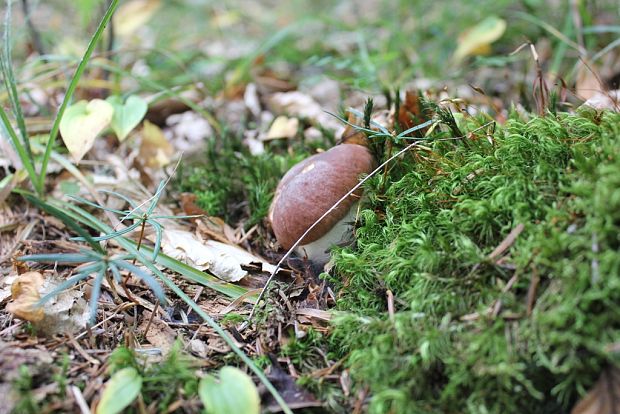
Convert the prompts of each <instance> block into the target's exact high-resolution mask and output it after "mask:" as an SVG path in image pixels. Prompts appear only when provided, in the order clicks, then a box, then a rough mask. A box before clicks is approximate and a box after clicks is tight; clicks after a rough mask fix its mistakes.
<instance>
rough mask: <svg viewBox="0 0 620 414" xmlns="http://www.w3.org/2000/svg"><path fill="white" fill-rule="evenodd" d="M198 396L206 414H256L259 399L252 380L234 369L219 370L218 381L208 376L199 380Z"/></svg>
mask: <svg viewBox="0 0 620 414" xmlns="http://www.w3.org/2000/svg"><path fill="white" fill-rule="evenodd" d="M198 395H199V396H200V400H201V401H202V403H203V404H204V406H205V410H206V412H207V413H208V414H237V413H244V414H258V413H260V397H259V395H258V390H257V389H256V386H255V385H254V382H253V381H252V379H251V378H250V377H249V376H248V375H247V374H246V373H244V372H243V371H241V370H240V369H238V368H234V367H223V368H222V369H220V375H219V381H218V380H216V379H215V378H214V377H213V376H211V375H209V376H206V377H204V378H203V379H202V380H200V384H199V385H198Z"/></svg>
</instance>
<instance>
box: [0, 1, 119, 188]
mask: <svg viewBox="0 0 620 414" xmlns="http://www.w3.org/2000/svg"><path fill="white" fill-rule="evenodd" d="M118 3H119V0H112V1H111V2H110V6H109V7H108V9H107V11H106V13H105V15H104V16H103V18H102V19H101V22H100V23H99V26H98V27H97V30H96V31H95V33H94V34H93V36H92V37H91V39H90V42H89V44H88V47H87V48H86V51H85V52H84V55H83V56H82V59H81V60H80V63H79V64H78V66H77V68H76V70H75V73H74V74H73V77H72V78H71V81H70V83H69V86H68V87H67V91H66V93H65V95H64V99H63V101H62V103H61V105H60V107H59V109H58V112H57V114H56V116H55V118H54V122H53V124H52V129H51V131H50V135H49V138H48V140H47V144H46V147H45V151H44V154H43V156H42V158H41V160H40V165H39V172H38V173H37V171H36V170H37V165H36V164H37V163H38V162H37V161H35V158H34V156H33V152H32V149H31V145H30V140H29V136H28V133H27V131H26V127H25V120H24V115H23V111H22V109H21V104H20V101H19V96H18V92H17V86H16V83H15V76H14V74H13V69H12V66H11V65H12V63H11V62H12V59H11V38H10V18H11V14H10V13H11V7H10V5H11V2H10V1H9V2H8V7H7V11H6V18H5V31H4V48H3V55H2V59H0V60H1V61H2V65H1V67H0V69H1V70H2V76H3V79H4V82H5V86H6V87H7V90H9V91H10V93H9V100H10V101H11V106H12V109H13V116H14V117H15V118H16V120H17V125H18V129H19V131H20V134H21V139H20V138H19V136H18V135H17V133H16V132H15V129H14V128H13V125H12V123H11V121H10V119H9V116H8V114H7V113H6V111H5V110H4V108H3V107H2V106H0V120H1V121H2V132H3V134H2V135H3V136H4V137H5V138H7V139H8V140H9V142H11V144H12V145H13V146H14V147H15V149H16V151H17V153H18V155H19V158H20V160H21V162H22V165H23V166H24V168H25V169H26V171H27V172H28V176H29V178H30V181H31V182H32V185H33V187H34V189H35V192H36V193H37V195H38V196H39V197H42V196H43V195H44V190H45V178H46V175H47V167H48V164H49V160H50V157H51V155H52V148H53V146H54V144H55V142H56V138H57V136H58V131H59V128H60V122H61V120H62V118H63V115H64V113H65V110H66V109H67V106H68V105H69V102H70V101H71V99H72V98H73V95H74V93H75V90H76V88H77V86H78V83H79V81H80V78H81V77H82V74H83V73H84V70H85V69H86V66H87V65H88V62H89V61H90V57H91V55H92V53H93V51H94V50H95V47H96V45H97V44H98V42H99V39H100V38H101V36H102V34H103V31H104V29H105V27H106V26H107V24H108V22H109V21H110V19H111V18H112V15H113V13H114V10H116V7H117V6H118Z"/></svg>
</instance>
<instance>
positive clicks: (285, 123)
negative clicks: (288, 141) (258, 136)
mask: <svg viewBox="0 0 620 414" xmlns="http://www.w3.org/2000/svg"><path fill="white" fill-rule="evenodd" d="M298 128H299V120H298V119H297V118H287V117H285V116H284V115H281V116H279V117H277V118H276V119H275V120H274V121H273V123H272V124H271V128H269V132H267V136H266V137H265V138H263V139H264V140H271V139H279V138H293V137H294V136H295V135H297V129H298Z"/></svg>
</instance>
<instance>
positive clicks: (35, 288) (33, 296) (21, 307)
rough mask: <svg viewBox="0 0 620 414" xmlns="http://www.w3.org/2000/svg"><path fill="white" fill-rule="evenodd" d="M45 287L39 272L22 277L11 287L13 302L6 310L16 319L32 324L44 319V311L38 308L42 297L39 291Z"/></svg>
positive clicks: (25, 274)
mask: <svg viewBox="0 0 620 414" xmlns="http://www.w3.org/2000/svg"><path fill="white" fill-rule="evenodd" d="M42 286H43V276H42V275H41V273H39V272H28V273H24V274H22V275H20V276H19V277H18V278H17V279H16V280H15V281H14V282H13V284H12V285H11V297H12V298H13V301H12V302H11V303H9V304H7V305H6V310H7V311H9V312H11V313H12V314H13V315H15V317H17V318H19V319H24V320H26V321H30V322H38V321H41V320H42V319H43V316H44V314H43V309H42V308H41V307H40V306H36V304H37V302H38V301H39V299H41V295H40V294H39V290H40V289H41V287H42Z"/></svg>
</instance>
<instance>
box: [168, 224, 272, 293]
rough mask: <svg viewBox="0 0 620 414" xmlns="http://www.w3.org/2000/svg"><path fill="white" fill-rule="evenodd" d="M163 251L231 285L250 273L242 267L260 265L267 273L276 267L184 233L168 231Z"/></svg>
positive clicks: (236, 248) (249, 254) (234, 249)
mask: <svg viewBox="0 0 620 414" xmlns="http://www.w3.org/2000/svg"><path fill="white" fill-rule="evenodd" d="M162 251H163V252H164V253H165V254H167V255H168V256H170V257H173V258H175V259H177V260H181V261H183V262H185V263H187V264H189V265H191V266H193V267H195V268H197V269H200V270H209V271H210V272H211V273H213V274H214V275H215V276H217V277H219V278H220V279H222V280H225V281H227V282H237V281H239V280H241V279H243V278H244V277H245V276H246V275H247V274H248V272H247V271H245V270H243V268H242V266H244V265H249V264H250V263H260V264H261V265H262V269H263V271H267V272H271V271H272V270H273V269H274V266H272V265H270V264H268V263H266V262H264V261H263V260H262V259H260V258H258V257H256V256H254V255H252V254H251V253H248V252H246V251H245V250H243V249H241V248H239V247H236V246H231V245H229V244H225V243H220V242H217V241H214V240H208V241H206V242H202V241H200V240H199V239H198V238H197V237H196V236H195V235H194V234H192V233H190V232H188V231H184V230H172V229H171V230H166V232H165V233H164V237H163V239H162Z"/></svg>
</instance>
